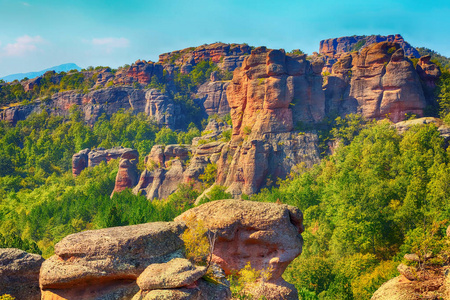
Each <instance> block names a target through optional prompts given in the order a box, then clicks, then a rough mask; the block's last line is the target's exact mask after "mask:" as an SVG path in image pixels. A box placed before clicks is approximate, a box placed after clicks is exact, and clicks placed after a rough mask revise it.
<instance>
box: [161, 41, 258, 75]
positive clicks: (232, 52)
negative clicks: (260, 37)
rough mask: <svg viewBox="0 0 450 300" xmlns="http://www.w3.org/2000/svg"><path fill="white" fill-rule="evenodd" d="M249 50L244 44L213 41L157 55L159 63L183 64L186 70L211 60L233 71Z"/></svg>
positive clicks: (220, 66) (222, 67)
mask: <svg viewBox="0 0 450 300" xmlns="http://www.w3.org/2000/svg"><path fill="white" fill-rule="evenodd" d="M250 50H251V48H250V47H249V46H248V45H246V44H224V43H214V44H209V45H202V46H199V47H192V48H186V49H183V50H178V51H173V52H168V53H163V54H161V55H160V56H159V63H160V64H163V65H165V64H175V65H179V66H183V67H184V68H185V70H186V71H188V70H189V68H192V66H194V65H195V64H197V63H199V62H200V61H202V60H211V61H212V62H214V63H217V64H218V66H219V68H221V69H222V70H226V71H233V70H234V69H235V68H237V67H239V66H240V65H241V63H242V61H243V59H244V57H245V56H246V55H248V54H250ZM221 61H222V62H221Z"/></svg>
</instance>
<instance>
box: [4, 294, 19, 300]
mask: <svg viewBox="0 0 450 300" xmlns="http://www.w3.org/2000/svg"><path fill="white" fill-rule="evenodd" d="M15 299H16V298H14V297H13V296H11V295H10V294H4V295H1V296H0V300H15Z"/></svg>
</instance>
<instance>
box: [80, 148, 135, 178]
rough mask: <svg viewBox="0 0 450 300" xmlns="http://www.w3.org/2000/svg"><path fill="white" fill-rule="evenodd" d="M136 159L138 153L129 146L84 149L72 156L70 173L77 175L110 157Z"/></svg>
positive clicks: (110, 158)
mask: <svg viewBox="0 0 450 300" xmlns="http://www.w3.org/2000/svg"><path fill="white" fill-rule="evenodd" d="M118 158H122V159H127V160H130V161H133V160H138V159H139V153H138V152H137V151H136V150H134V149H131V148H123V147H116V148H111V149H105V148H97V149H92V150H90V149H84V150H81V151H80V152H78V153H75V154H74V155H73V156H72V174H73V175H74V176H77V175H79V174H80V173H81V171H83V170H84V169H85V168H87V167H95V166H98V165H99V164H100V163H101V162H103V161H104V162H109V161H110V160H112V159H118Z"/></svg>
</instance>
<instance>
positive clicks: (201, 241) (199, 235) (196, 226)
mask: <svg viewBox="0 0 450 300" xmlns="http://www.w3.org/2000/svg"><path fill="white" fill-rule="evenodd" d="M185 223H186V226H187V227H188V229H186V231H185V232H184V233H183V235H182V236H181V239H182V240H183V242H184V249H185V254H186V257H187V258H188V259H189V260H191V261H193V262H194V263H197V264H206V262H207V258H208V256H209V254H210V251H209V250H210V245H209V241H208V237H207V232H208V229H207V228H206V227H205V225H204V223H203V221H202V220H197V219H196V217H195V215H194V214H191V215H189V216H188V218H187V219H186V220H185Z"/></svg>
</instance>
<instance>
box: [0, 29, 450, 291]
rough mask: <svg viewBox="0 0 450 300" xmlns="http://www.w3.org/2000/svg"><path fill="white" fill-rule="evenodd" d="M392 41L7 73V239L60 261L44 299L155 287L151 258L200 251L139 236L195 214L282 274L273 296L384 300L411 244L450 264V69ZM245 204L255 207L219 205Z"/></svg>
mask: <svg viewBox="0 0 450 300" xmlns="http://www.w3.org/2000/svg"><path fill="white" fill-rule="evenodd" d="M390 37H391V36H388V37H377V38H376V39H375V41H374V42H368V41H372V40H373V39H374V38H372V37H367V38H366V37H357V38H355V39H354V40H352V41H351V42H348V39H347V38H340V39H339V38H338V39H332V40H327V41H328V42H326V41H323V42H322V43H321V45H335V41H339V42H338V44H337V45H340V43H341V44H342V43H344V42H345V44H346V45H347V46H348V47H350V48H349V49H351V50H350V51H348V49H347V48H345V49H344V48H342V47H340V46H339V47H336V48H333V49H334V50H333V51H331V50H330V51H331V52H333V53H332V55H331V54H330V55H328V54H325V52H327V53H331V52H330V51H325V52H323V53H322V54H319V53H316V54H313V55H309V56H308V55H306V54H301V53H299V52H293V53H286V51H284V50H282V49H280V50H277V49H268V48H266V47H250V46H248V45H246V44H223V43H215V44H211V45H202V46H199V47H192V48H186V49H183V50H179V51H173V52H170V53H165V54H161V55H160V58H159V61H158V62H149V61H141V60H138V61H136V62H135V63H133V64H131V65H125V66H123V67H121V68H119V69H117V70H114V69H111V68H109V67H97V68H93V69H90V70H82V71H76V72H75V71H73V72H68V73H65V72H61V73H56V72H47V73H45V74H44V75H42V76H39V77H36V78H33V79H29V80H24V81H22V82H20V83H18V82H15V83H8V84H5V83H2V84H1V85H0V89H1V90H0V93H1V94H0V101H2V105H3V107H2V111H1V113H0V118H1V119H2V122H0V133H1V134H0V145H1V147H0V167H1V168H0V197H1V198H0V199H1V201H0V221H1V222H0V246H1V247H4V248H6V247H15V248H20V249H23V250H26V251H28V252H32V253H39V254H42V255H43V257H44V258H45V259H47V260H46V261H45V262H44V265H43V266H45V267H46V268H47V269H46V270H47V271H46V273H42V272H41V274H40V275H39V273H38V277H39V276H41V279H42V281H41V282H42V283H43V284H42V285H41V289H42V292H43V293H44V295H46V296H45V297H48V298H45V297H44V299H54V298H52V297H56V296H55V295H58V293H59V294H61V295H62V294H65V295H75V294H77V295H79V294H80V293H82V291H84V290H85V289H84V288H80V287H84V286H89V291H90V292H89V293H91V292H92V293H94V294H95V293H98V297H103V296H104V295H105V294H103V293H107V291H112V292H111V293H112V294H111V295H113V294H114V293H122V292H123V293H126V295H128V296H127V297H129V298H130V299H131V297H132V296H130V295H139V297H145V295H147V294H148V293H153V292H152V289H153V288H154V287H151V288H150V287H149V285H147V283H145V284H144V283H143V282H144V281H142V280H144V279H142V278H143V277H140V276H141V274H145V271H144V269H145V268H146V267H147V266H149V267H150V266H152V265H153V266H154V267H155V268H156V267H157V266H155V265H157V264H159V263H162V264H164V266H166V265H165V264H167V263H168V258H167V257H168V256H167V257H166V256H165V255H166V254H167V255H169V253H172V254H170V255H172V256H173V255H175V254H173V253H178V252H179V249H181V248H182V247H183V246H182V245H181V244H179V243H180V240H179V238H177V237H172V236H171V237H170V239H169V238H168V239H166V240H165V241H167V243H169V244H170V245H169V246H170V247H169V246H168V247H167V249H169V250H167V251H168V252H167V253H166V252H164V249H163V250H161V249H156V250H157V251H160V250H161V253H162V254H161V255H160V256H161V257H160V258H155V260H153V258H151V257H150V256H148V255H147V253H146V252H145V251H144V250H142V249H145V247H144V246H142V245H143V244H140V242H139V241H142V240H145V241H148V243H151V242H150V241H151V240H152V239H153V238H155V239H156V238H160V236H159V234H162V235H163V236H164V235H165V234H168V235H171V234H175V233H176V234H175V235H177V236H180V235H181V234H182V232H185V231H186V230H188V229H187V228H186V227H185V225H184V224H187V225H188V227H189V224H188V223H189V220H190V217H189V216H190V215H191V214H193V215H195V216H196V218H198V219H201V220H202V221H203V222H204V223H203V224H204V225H205V226H207V227H208V228H209V229H208V230H212V229H217V230H218V232H219V234H220V237H219V239H218V244H217V247H216V250H215V252H214V255H215V256H214V259H213V260H214V261H215V262H217V263H218V264H219V265H220V267H221V268H222V269H223V270H224V271H225V273H226V275H228V276H231V275H232V274H233V272H232V271H233V270H232V269H233V268H234V267H235V266H238V268H239V269H242V270H247V271H249V270H250V271H251V269H249V268H247V267H246V260H247V261H251V262H252V265H251V267H253V268H256V271H259V272H260V273H259V276H262V275H261V274H262V273H264V272H269V271H267V270H266V268H268V266H269V265H270V266H271V267H273V270H272V271H270V272H273V273H272V275H273V278H271V279H270V278H269V279H267V286H268V287H269V288H268V290H270V291H273V293H274V294H264V293H263V294H262V295H264V296H267V297H268V299H279V297H280V296H279V295H281V294H283V293H284V294H283V295H289V297H291V298H289V299H296V297H297V296H296V295H297V292H296V291H298V296H299V297H300V298H301V299H370V297H371V296H372V294H373V293H374V292H375V291H376V290H377V289H378V288H379V287H380V286H381V284H382V283H384V282H385V281H387V280H389V279H391V278H393V277H395V276H396V275H398V271H397V269H396V267H397V265H399V264H400V263H401V262H402V260H403V257H404V255H405V254H414V255H417V256H418V257H419V265H414V263H409V264H410V265H412V267H414V268H417V270H419V271H421V270H431V269H432V268H438V267H439V266H442V265H443V264H446V263H448V255H447V254H448V253H447V252H446V250H445V249H446V248H445V247H444V245H445V243H447V240H448V238H447V237H446V233H445V231H446V229H447V226H448V225H449V224H448V219H449V211H450V201H449V197H448V195H449V193H448V186H449V184H450V182H449V178H450V173H449V170H450V169H449V168H448V163H449V159H450V158H449V157H448V155H449V152H448V151H447V149H448V143H449V138H450V127H449V126H448V125H447V123H448V120H449V119H450V117H449V116H450V114H449V112H450V109H449V107H450V96H449V95H450V93H449V91H450V81H449V78H450V76H449V73H448V72H447V71H446V70H441V69H440V67H439V66H438V65H436V63H434V61H433V60H432V57H430V56H422V57H420V58H414V57H411V56H409V55H408V51H409V50H407V49H405V47H409V46H408V45H409V44H408V43H407V42H405V41H404V40H403V38H401V36H399V35H396V36H392V37H393V40H390V39H391V38H390ZM362 38H364V40H367V41H366V43H365V46H364V47H361V48H360V49H358V51H353V50H355V49H354V46H352V45H353V44H355V45H356V44H357V43H358V42H359V41H360V40H363V39H362ZM380 38H384V40H382V41H379V42H378V40H377V39H380ZM342 41H344V42H342ZM348 43H353V44H352V45H350V44H348ZM323 47H324V46H321V48H323ZM333 47H334V46H333ZM341 48H342V49H343V50H342V51H341V50H337V49H341ZM329 49H331V48H329ZM408 49H409V48H408ZM411 49H414V48H411ZM411 51H412V50H411ZM437 116H440V117H441V119H439V118H437ZM231 198H235V199H247V200H248V199H249V200H250V201H253V202H247V201H230V200H227V201H217V202H213V201H214V200H220V199H231ZM228 201H229V202H228ZM259 202H274V203H273V204H270V205H269V204H268V203H259ZM252 203H253V204H252ZM200 204H204V205H202V206H199V205H200ZM286 204H287V205H286ZM230 205H231V206H232V207H231V206H230ZM227 209H230V210H229V211H227ZM183 212H184V213H183ZM302 212H303V213H302ZM182 213H183V214H182ZM180 214H181V216H180ZM243 215H246V216H247V217H245V220H244V218H239V216H243ZM259 217H261V218H262V219H261V220H260V219H259ZM264 218H267V219H264ZM174 219H175V223H172V222H171V221H172V220H174ZM180 220H183V222H185V223H177V222H181V221H180ZM218 220H221V222H219V221H218ZM157 221H164V222H170V223H151V224H150V225H148V224H144V225H137V224H142V223H147V222H157ZM286 222H287V223H286ZM285 223H286V224H287V225H286V224H285ZM303 224H304V226H305V227H304V228H303ZM128 225H136V226H137V227H121V228H118V229H117V228H116V229H114V228H110V227H115V226H128ZM190 226H196V225H192V224H190ZM102 228H110V229H102ZM127 228H128V229H130V230H131V229H132V230H133V234H130V235H129V236H126V237H125V236H124V234H123V233H120V232H121V230H127ZM153 228H157V229H153ZM100 229H101V230H100ZM288 229H289V230H291V231H292V232H291V231H289V230H288ZM86 230H94V231H86ZM228 230H229V232H228ZM303 230H304V231H303ZM84 231H86V232H84ZM79 232H83V233H79ZM205 232H206V231H205ZM238 233H239V234H238ZM70 234H74V235H70ZM102 234H106V236H108V237H110V238H111V241H112V242H111V243H109V242H108V241H109V239H108V241H104V239H103V240H102V239H99V236H102ZM300 234H301V235H302V236H300ZM68 235H69V236H68ZM155 236H157V237H155ZM428 237H430V238H429V239H428ZM97 239H98V242H95V243H90V242H89V241H91V240H97ZM115 239H117V243H115V242H114V241H115ZM113 240H114V241H113ZM169 241H170V242H169ZM58 242H60V243H59V244H57V243H58ZM83 243H85V244H86V247H85V248H86V249H83V247H81V248H80V246H79V245H85V244H83ZM146 243H147V242H146ZM88 244H89V245H91V244H92V248H91V246H89V247H88ZM180 247H181V248H180ZM87 248H89V249H87ZM127 249H128V250H127ZM301 249H303V250H302V251H299V250H301ZM424 249H425V250H424ZM116 250H117V251H116ZM156 250H155V251H156ZM428 250H429V251H431V252H432V255H433V256H432V259H430V260H427V259H424V257H426V255H428V254H427V253H428V252H427V251H428ZM177 251H178V252H177ZM233 251H234V252H233ZM424 251H425V252H426V253H425V254H423V252H424ZM300 252H302V254H301V255H300V256H298V255H299V254H300ZM158 253H159V252H158ZM11 255H12V254H11ZM14 255H16V254H14ZM158 255H159V254H158ZM170 255H169V256H170ZM176 255H181V254H176ZM183 255H186V253H184V254H183ZM183 255H181V256H180V257H178V258H179V259H182V258H185V257H184V256H183ZM135 256H136V257H139V259H137V258H136V257H135ZM172 256H170V257H171V258H173V257H172ZM297 256H298V257H297ZM155 257H156V256H155ZM158 257H159V256H158ZM296 257H297V258H296ZM159 259H160V260H159ZM37 260H39V259H38V258H36V261H37ZM39 261H40V263H42V261H41V260H39ZM108 261H111V262H112V263H111V264H110V263H108ZM404 263H407V262H405V261H404ZM144 264H145V265H144ZM80 268H81V269H83V272H81V271H80V272H78V271H77V270H81V269H80ZM163 268H166V267H163ZM167 268H168V266H167ZM189 268H192V267H189ZM426 268H428V269H426ZM54 270H68V271H67V272H65V271H64V272H62V271H61V272H59V273H58V272H56V271H54ZM191 271H192V270H191ZM77 272H78V273H77ZM261 272H262V273H261ZM62 274H68V275H67V277H64V276H66V275H64V276H63V275H62ZM77 274H78V275H77ZM80 274H81V275H80ZM242 274H245V273H241V276H244V275H242ZM251 274H253V273H251V272H250V275H248V273H247V275H248V276H256V275H254V274H253V275H251ZM235 275H236V274H235ZM202 276H203V275H202ZM281 276H283V277H281ZM257 277H258V276H257ZM90 278H97V279H98V278H100V279H99V280H98V284H99V285H98V286H97V285H91V284H90ZM138 278H141V279H138ZM191 279H192V278H191ZM191 279H189V280H188V281H189V282H188V284H187V288H186V289H189V290H190V291H189V293H191V292H192V293H194V292H195V291H197V292H198V290H200V291H206V290H208V288H207V285H205V284H206V283H205V282H203V281H202V280H203V279H202V280H200V281H198V280H199V278H197V279H192V280H191ZM228 279H230V280H231V282H232V285H231V289H230V290H227V292H226V293H233V295H234V296H235V297H237V296H239V295H240V297H243V296H242V293H243V290H242V289H241V290H239V288H238V286H239V284H242V281H238V282H234V283H233V277H228ZM254 280H256V279H254ZM258 280H262V281H263V283H264V280H266V279H261V277H260V279H258ZM285 280H286V281H287V282H289V283H287V282H285ZM239 282H240V283H239ZM410 282H412V283H411V284H412V285H414V284H415V283H414V280H410ZM112 283H114V284H112ZM116 283H117V284H116ZM118 283H120V284H118ZM238 283H239V284H238ZM113 286H114V288H113ZM294 286H295V288H294ZM0 287H1V285H0ZM74 287H75V288H74ZM116 287H117V289H116ZM122 287H123V289H122ZM181 287H182V289H183V286H181ZM263 287H264V284H263V285H262V288H261V289H262V290H263ZM35 288H36V287H35ZM175 288H176V289H178V288H180V286H177V287H175ZM444 288H445V287H444V285H442V289H441V286H439V287H438V289H437V290H439V293H441V292H442V291H443V290H444ZM37 289H39V288H38V287H37ZM194 290H195V291H194ZM1 291H2V290H1V289H0V295H1V294H2V293H1ZM208 291H210V290H208ZM244 291H245V290H244ZM181 292H186V291H181ZM181 292H180V291H178V290H171V291H170V293H176V294H177V293H181ZM197 292H195V293H197ZM218 292H219V291H218ZM444 292H445V291H444ZM444 292H442V293H444ZM199 293H202V292H199ZM224 293H225V292H224ZM226 293H225V294H226ZM255 293H256V294H257V293H261V290H259V291H258V290H257V291H256V292H255ZM277 293H278V294H277ZM417 293H419V292H417ZM96 295H97V294H96ZM102 295H103V296H102ZM114 295H116V294H114ZM277 295H278V296H277ZM439 295H441V294H439ZM61 297H62V296H61ZM86 297H87V296H86ZM136 297H138V296H136ZM221 297H222V296H221ZM227 297H229V296H224V298H223V299H228V298H227ZM277 297H278V298H277ZM418 297H419V296H418ZM82 299H84V298H83V297H82ZM86 299H88V298H86ZM126 299H128V298H126ZM221 299H222V298H221Z"/></svg>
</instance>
